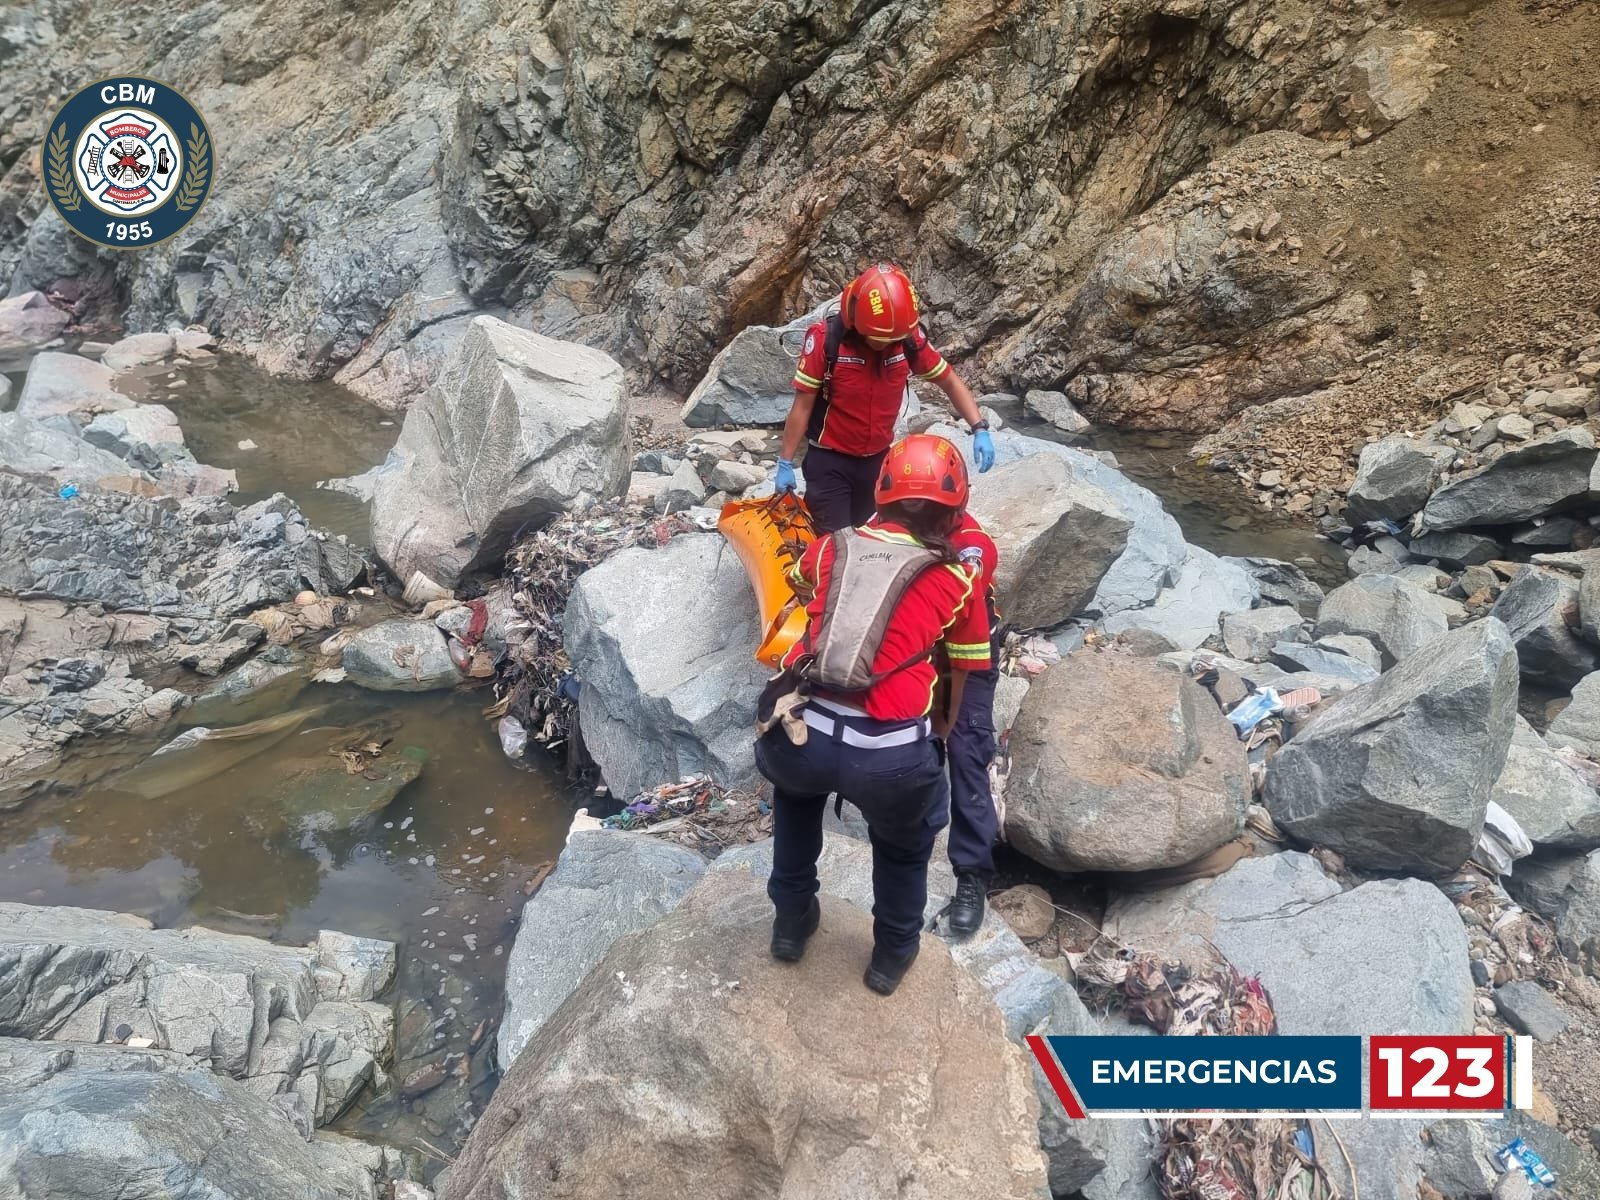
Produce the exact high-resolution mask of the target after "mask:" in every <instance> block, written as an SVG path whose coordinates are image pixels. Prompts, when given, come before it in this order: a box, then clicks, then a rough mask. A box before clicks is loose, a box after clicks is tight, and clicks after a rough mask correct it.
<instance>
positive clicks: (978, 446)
mask: <svg viewBox="0 0 1600 1200" xmlns="http://www.w3.org/2000/svg"><path fill="white" fill-rule="evenodd" d="M972 457H973V458H975V459H977V460H978V473H979V474H982V473H983V472H984V471H987V470H988V469H989V468H990V467H992V466H994V439H993V438H992V437H990V436H989V431H988V430H987V429H980V430H978V432H977V433H975V434H973V435H972Z"/></svg>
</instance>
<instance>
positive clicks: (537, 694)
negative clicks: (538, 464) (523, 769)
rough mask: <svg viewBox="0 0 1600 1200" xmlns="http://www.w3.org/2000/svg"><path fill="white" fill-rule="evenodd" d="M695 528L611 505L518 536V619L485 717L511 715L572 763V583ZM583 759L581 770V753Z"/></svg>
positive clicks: (510, 573) (509, 567) (510, 565)
mask: <svg viewBox="0 0 1600 1200" xmlns="http://www.w3.org/2000/svg"><path fill="white" fill-rule="evenodd" d="M695 530H696V526H695V525H694V523H693V522H692V521H690V520H689V519H688V518H686V517H684V516H681V515H677V514H674V515H668V516H662V515H661V514H659V513H654V512H651V511H650V510H648V509H646V508H644V507H642V506H640V505H636V504H626V503H620V502H616V501H612V502H608V503H605V504H598V505H594V506H592V507H590V508H589V509H587V510H585V511H584V512H581V513H562V514H561V515H560V516H558V517H557V518H556V519H555V520H553V521H551V522H550V523H549V524H548V525H546V526H544V527H543V528H542V529H538V530H535V531H534V532H532V533H529V534H527V535H526V536H524V537H522V538H519V539H518V541H517V543H516V544H515V545H514V546H513V547H512V548H511V551H510V552H509V553H508V554H507V555H506V562H505V579H506V582H507V584H508V585H509V590H510V595H511V601H512V605H513V607H514V608H515V611H516V614H517V620H516V621H515V622H514V625H513V627H512V629H511V631H510V633H509V635H508V639H507V642H508V644H507V652H506V654H505V656H504V658H503V659H502V660H501V664H500V673H499V677H498V678H497V679H496V681H495V684H494V692H495V697H496V702H495V703H494V704H492V705H490V706H489V707H488V708H487V709H486V710H485V712H484V715H485V716H486V717H487V718H488V719H490V720H492V721H496V722H500V721H502V720H503V719H504V718H506V717H508V716H509V717H511V718H512V719H513V720H514V721H515V722H516V723H517V724H518V725H520V726H521V727H522V728H523V729H524V730H526V731H527V734H528V737H529V738H531V739H532V740H533V741H536V742H538V743H540V744H541V745H543V746H544V747H545V749H546V750H548V751H550V752H551V753H560V752H563V751H566V752H568V755H569V758H570V757H571V754H570V752H571V750H572V749H573V748H574V747H572V746H571V745H570V743H571V742H572V740H573V739H572V733H573V727H574V725H575V721H576V713H577V700H578V684H577V681H576V680H575V679H574V678H573V677H572V664H571V663H570V662H569V661H568V659H567V655H566V651H565V650H564V649H563V648H562V635H561V619H562V614H563V613H565V612H566V608H567V598H568V596H570V595H571V594H572V588H573V585H574V584H576V583H577V580H578V576H580V575H582V574H583V573H584V572H585V571H587V570H589V568H591V567H594V566H598V565H599V564H600V563H602V562H604V561H605V560H606V559H607V558H609V557H610V556H611V555H613V554H615V553H617V551H619V550H626V549H628V548H629V547H632V546H642V547H649V548H657V549H658V548H660V547H662V546H665V545H666V544H667V543H668V542H669V541H671V540H672V539H673V538H674V537H677V536H678V535H679V534H681V533H691V532H694V531H695ZM577 758H578V760H579V763H578V765H582V764H581V758H582V756H581V753H580V754H579V755H578V756H577ZM571 765H572V764H571V763H569V769H570V767H571Z"/></svg>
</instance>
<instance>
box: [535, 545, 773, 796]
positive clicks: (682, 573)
mask: <svg viewBox="0 0 1600 1200" xmlns="http://www.w3.org/2000/svg"><path fill="white" fill-rule="evenodd" d="M563 629H564V631H565V640H566V649H567V656H568V657H569V658H570V659H571V660H572V665H573V668H574V670H576V671H577V673H578V677H579V679H580V680H581V681H582V690H581V691H580V693H579V699H578V712H579V719H580V721H581V723H582V727H583V739H584V744H585V746H586V747H587V748H588V751H589V753H590V754H591V755H593V757H594V760H595V762H596V763H598V764H599V766H600V773H601V775H602V776H603V777H604V778H605V781H606V784H607V785H608V786H609V787H610V788H611V790H612V792H614V793H615V794H616V795H618V796H621V797H623V798H629V797H632V796H634V795H635V794H637V793H638V792H640V791H643V790H644V789H645V788H651V787H655V786H657V785H658V784H661V783H669V782H673V781H675V780H677V779H679V778H680V777H681V776H683V775H687V774H691V773H694V772H700V771H704V772H707V773H708V774H710V775H711V776H712V777H713V778H714V779H716V780H717V781H718V782H719V783H722V784H725V785H727V786H729V787H738V786H741V785H744V784H752V783H755V782H756V781H757V779H758V778H759V777H758V776H757V774H756V769H755V753H754V744H755V732H754V730H755V705H756V697H757V696H758V695H759V693H760V691H761V687H762V684H763V683H765V682H766V678H767V672H766V671H765V670H764V669H763V668H762V667H761V666H760V664H758V663H757V662H756V661H755V657H754V656H755V649H756V646H757V644H758V643H759V642H760V620H759V617H758V615H757V612H756V605H755V599H754V597H753V596H752V595H751V593H750V585H749V582H748V580H747V579H746V577H745V573H744V568H743V567H742V566H741V565H740V563H739V556H738V555H736V554H734V553H733V551H732V550H730V549H729V548H728V547H727V546H726V544H725V543H724V542H723V540H722V538H721V537H720V536H718V535H717V534H710V533H704V534H685V535H683V536H680V537H676V538H673V539H672V540H671V541H670V542H668V543H667V544H666V545H665V546H663V547H662V548H661V549H659V550H644V549H628V550H623V551H621V552H620V553H618V554H614V555H612V556H611V557H610V558H608V559H607V560H606V561H605V562H603V563H601V564H600V565H599V566H597V567H595V568H593V569H592V570H590V571H588V572H586V573H585V574H583V575H582V576H580V577H579V579H578V583H577V586H576V587H574V588H573V590H572V595H571V597H570V598H569V599H568V601H567V611H566V617H565V620H564V624H563Z"/></svg>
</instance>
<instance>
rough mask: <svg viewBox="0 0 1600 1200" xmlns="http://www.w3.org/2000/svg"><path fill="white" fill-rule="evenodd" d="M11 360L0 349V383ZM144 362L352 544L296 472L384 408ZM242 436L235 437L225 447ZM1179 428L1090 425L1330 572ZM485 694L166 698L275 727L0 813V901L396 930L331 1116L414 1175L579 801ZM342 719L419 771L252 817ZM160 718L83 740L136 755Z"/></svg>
mask: <svg viewBox="0 0 1600 1200" xmlns="http://www.w3.org/2000/svg"><path fill="white" fill-rule="evenodd" d="M22 365H23V364H10V363H8V364H5V365H4V369H5V370H6V373H7V374H8V375H10V377H11V379H12V383H13V390H12V395H13V397H14V396H15V395H16V394H17V393H18V392H20V389H21V383H22V375H21V373H20V371H19V370H17V368H18V367H19V366H22ZM180 380H181V382H180ZM147 382H148V393H147V394H143V395H141V396H139V397H138V398H140V399H145V400H151V401H158V402H161V403H164V404H166V405H168V406H169V407H170V408H172V409H173V411H174V412H175V413H176V414H177V416H178V419H179V421H180V423H181V425H182V427H183V430H184V433H185V436H186V438H187V441H188V444H189V447H190V449H191V450H192V451H193V452H194V454H195V456H196V458H198V459H199V460H200V461H201V462H206V463H210V464H212V465H215V466H219V467H231V468H234V469H235V470H236V471H237V473H238V477H239V486H240V490H239V493H238V494H237V495H236V496H235V497H233V499H234V500H235V501H236V502H238V503H248V502H251V501H254V500H257V499H260V498H263V497H265V496H269V495H271V494H272V493H274V492H277V491H283V492H285V493H287V494H288V495H289V496H290V497H291V498H293V499H294V500H295V501H296V502H297V503H298V504H299V505H300V507H301V509H302V510H303V511H304V512H305V513H306V515H307V516H308V518H310V519H311V520H312V521H313V522H314V523H315V524H317V525H318V526H320V527H322V528H325V529H327V530H329V531H330V532H334V533H344V534H346V535H348V536H349V537H350V538H351V539H352V540H353V541H356V542H360V543H363V544H365V542H366V540H367V528H366V515H365V511H364V505H363V504H361V503H360V502H359V501H357V500H355V499H353V498H351V497H349V496H346V495H343V494H340V493H336V492H330V491H327V490H322V489H318V488H317V487H316V484H317V482H318V481H319V480H323V479H327V478H331V477H335V476H340V475H350V474H355V473H358V472H360V471H363V470H365V469H366V468H368V467H369V466H372V465H374V464H376V463H378V462H380V461H382V459H383V457H384V455H385V454H386V453H387V451H388V448H389V447H390V446H391V445H392V444H393V442H394V439H395V436H396V435H397V433H398V422H399V420H400V417H399V416H398V415H395V414H388V413H384V412H382V411H380V410H378V409H376V408H373V407H371V406H369V405H367V404H365V403H363V402H362V401H360V400H359V399H357V398H356V397H354V396H353V395H351V394H350V393H348V392H346V391H344V390H343V389H342V388H339V387H337V386H335V385H333V384H329V383H306V382H301V381H293V380H284V379H278V378H274V377H271V376H268V375H266V374H264V373H262V372H260V371H259V370H257V369H255V368H253V367H252V366H250V365H249V364H248V363H247V362H245V361H244V360H241V359H237V358H232V357H228V356H224V357H222V358H220V359H218V360H217V362H216V364H215V365H214V366H210V367H207V368H204V369H185V370H183V371H182V372H181V374H178V373H173V374H164V373H163V374H157V375H153V376H152V377H151V378H150V379H149V380H148V381H147ZM1008 416H1010V417H1012V418H1013V419H1014V420H1016V419H1018V418H1020V414H1008ZM1020 424H1021V425H1023V426H1026V427H1027V430H1026V431H1027V432H1029V433H1034V434H1038V435H1041V436H1049V434H1050V433H1051V432H1053V431H1052V430H1050V429H1049V428H1048V427H1036V426H1033V425H1032V423H1031V422H1027V421H1020ZM243 441H248V442H253V443H254V448H253V449H240V443H241V442H243ZM1185 444H1186V443H1185V442H1184V441H1183V440H1182V439H1171V440H1169V439H1167V438H1164V437H1161V436H1152V435H1129V434H1111V435H1107V436H1105V437H1103V438H1101V439H1100V440H1099V441H1098V442H1097V445H1098V446H1100V447H1101V448H1105V449H1111V450H1113V451H1114V452H1115V453H1116V454H1117V456H1118V458H1119V460H1120V462H1121V464H1122V467H1123V469H1124V470H1125V471H1126V472H1127V473H1128V474H1129V475H1130V476H1131V477H1133V478H1135V479H1136V480H1138V481H1139V482H1140V483H1142V484H1144V485H1145V486H1147V487H1149V488H1151V489H1152V490H1153V491H1155V492H1156V493H1157V494H1158V495H1160V496H1161V498H1162V500H1163V501H1164V502H1165V504H1166V505H1167V507H1168V509H1169V510H1170V511H1171V512H1172V513H1173V515H1174V516H1176V517H1177V519H1178V521H1179V523H1180V524H1181V525H1182V526H1183V529H1184V533H1185V535H1186V536H1187V537H1188V538H1189V539H1190V540H1192V541H1194V542H1196V543H1198V544H1200V545H1202V546H1205V547H1206V548H1208V549H1211V550H1213V551H1215V552H1217V553H1219V554H1257V555H1266V556H1270V557H1274V558H1282V559H1287V560H1290V561H1298V562H1299V564H1300V565H1301V566H1302V567H1303V568H1304V569H1305V570H1306V571H1307V572H1308V573H1309V574H1311V575H1312V576H1313V577H1314V578H1317V579H1319V581H1320V582H1323V583H1324V584H1325V585H1328V584H1332V583H1337V582H1339V581H1340V580H1341V579H1342V578H1343V555H1342V553H1341V552H1340V551H1339V550H1338V549H1337V547H1335V546H1334V545H1332V544H1330V543H1328V542H1326V541H1323V540H1320V539H1318V538H1317V537H1316V536H1315V535H1314V534H1313V533H1312V532H1311V531H1310V530H1309V529H1307V528H1306V527H1304V526H1302V525H1297V524H1294V523H1293V522H1291V521H1289V520H1288V519H1286V518H1283V517H1282V516H1281V515H1277V514H1272V513H1269V512H1267V511H1266V510H1264V509H1261V508H1258V507H1257V506H1255V505H1253V504H1251V503H1250V500H1249V498H1248V497H1247V496H1246V495H1244V493H1243V492H1241V490H1240V489H1239V487H1238V484H1237V482H1236V481H1234V480H1233V479H1232V478H1231V477H1223V476H1211V475H1208V474H1206V473H1204V472H1199V471H1196V470H1195V469H1194V468H1192V467H1190V466H1189V464H1188V461H1187V459H1186V457H1185V455H1184V446H1185ZM491 699H492V697H491V696H490V694H489V693H488V692H487V691H486V690H478V691H458V692H453V693H425V694H421V695H406V694H401V693H378V692H370V691H365V690H363V689H360V688H357V687H355V686H353V685H349V684H337V685H326V684H314V685H312V684H307V682H306V680H305V679H304V677H303V676H297V677H294V678H292V679H291V680H289V681H287V682H285V683H283V684H281V685H274V686H273V687H271V688H269V689H267V690H266V691H265V692H263V693H261V694H259V695H257V696H255V697H252V698H251V699H250V700H249V701H248V702H246V703H244V704H241V705H237V706H233V707H230V708H228V709H227V711H226V712H218V711H217V709H216V708H215V707H213V708H211V709H210V710H209V711H208V710H207V709H204V708H192V709H189V710H186V712H185V714H184V716H183V718H182V720H181V722H180V724H181V725H184V726H192V725H196V724H201V723H205V724H208V725H211V726H213V727H219V726H229V725H238V724H241V723H243V722H247V721H254V720H258V719H261V718H268V719H270V720H281V722H282V725H281V727H279V728H276V729H275V730H274V731H273V732H272V733H270V734H266V735H262V736H257V737H253V738H249V739H240V740H223V741H214V742H208V743H206V744H204V745H202V746H201V747H200V748H199V749H198V750H196V751H191V752H190V753H188V754H186V755H183V756H175V758H176V759H177V760H179V761H177V762H175V763H174V765H173V766H171V767H168V766H166V765H165V764H164V763H163V761H162V760H161V759H156V760H152V761H147V762H143V763H142V764H139V765H137V766H134V767H133V768H132V769H130V770H123V771H120V772H118V773H116V774H112V775H110V776H108V777H107V778H105V779H103V780H101V781H99V782H96V783H94V784H91V785H88V786H84V787H79V788H62V789H60V790H57V791H56V792H54V793H53V794H50V795H48V796H46V797H44V798H42V799H38V800H34V801H32V802H30V803H28V804H26V805H25V806H24V807H23V808H21V809H20V810H19V811H16V812H9V813H6V812H0V900H9V901H23V902H26V903H29V904H42V905H76V906H81V907H88V908H101V909H112V910H117V911H121V912H132V913H138V914H140V915H142V916H144V917H147V918H149V919H150V920H152V921H154V922H155V923H156V924H157V925H160V926H172V927H181V926H184V925H189V924H203V925H206V926H209V927H212V928H217V929H223V930H226V931H229V932H235V933H245V934H252V935H255V936H258V937H266V938H271V939H274V940H279V941H284V942H289V943H294V944H303V943H305V942H306V941H308V940H309V939H310V938H312V937H314V936H315V935H316V932H317V931H318V930H319V929H336V930H341V931H343V932H346V933H352V934H359V935H364V936H369V937H378V938H385V939H388V940H391V941H394V942H396V943H397V944H398V945H399V947H400V956H399V957H400V971H399V977H398V986H397V995H398V1000H397V1004H398V1010H397V1012H398V1016H397V1019H398V1024H397V1048H396V1062H395V1067H394V1072H393V1079H394V1083H395V1085H396V1086H394V1087H391V1088H389V1089H387V1090H386V1091H385V1092H383V1093H382V1094H379V1095H377V1096H373V1095H372V1093H371V1091H370V1089H369V1091H368V1093H366V1098H365V1099H364V1101H362V1102H359V1103H358V1104H357V1106H356V1107H355V1108H354V1109H353V1110H352V1111H351V1112H350V1113H348V1114H347V1115H346V1116H345V1117H343V1118H342V1119H341V1121H340V1123H339V1126H338V1128H340V1129H343V1130H345V1131H346V1132H351V1133H355V1134H367V1135H371V1136H375V1137H379V1138H380V1139H381V1140H382V1141H385V1142H387V1143H389V1144H391V1145H398V1146H402V1147H405V1148H408V1149H411V1150H414V1151H416V1152H417V1153H419V1154H420V1155H422V1156H423V1158H424V1160H425V1165H424V1170H425V1172H426V1173H427V1174H428V1175H429V1176H431V1175H432V1174H433V1172H435V1171H437V1170H438V1169H439V1168H441V1167H442V1166H443V1165H444V1164H445V1163H446V1162H447V1161H448V1156H453V1155H454V1153H455V1152H456V1150H457V1149H458V1148H459V1144H460V1141H461V1140H462V1139H463V1138H464V1136H465V1133H466V1132H467V1129H468V1128H469V1126H470V1122H471V1120H473V1119H475V1114H476V1113H478V1112H481V1111H482V1107H483V1104H484V1103H485V1102H486V1100H487V1098H488V1095H489V1093H490V1092H491V1091H492V1089H493V1087H494V1084H495V1080H496V1076H495V1073H494V1069H493V1042H494V1037H493V1024H494V1022H496V1021H497V1020H498V1017H499V1013H500V1009H501V995H502V990H503V981H504V974H505V961H506V956H507V955H508V954H509V952H510V949H511V943H512V941H513V939H514V937H515V934H516V927H517V918H518V914H519V913H520V911H521V906H522V903H523V901H524V899H525V893H526V889H527V887H528V886H529V885H530V881H531V880H532V879H533V878H534V877H535V876H536V874H537V873H538V872H539V870H540V868H541V866H542V865H543V864H547V863H549V862H551V861H552V860H553V859H554V858H555V857H556V855H557V854H558V853H559V851H560V848H561V845H562V841H563V838H564V836H565V833H566V830H567V828H568V825H569V823H570V821H571V817H572V813H573V811H574V808H575V807H577V806H578V805H581V804H583V803H585V799H586V793H584V792H583V791H581V790H575V789H573V788H572V787H570V786H568V785H566V784H565V783H564V782H563V780H562V777H561V775H560V773H559V771H558V770H557V769H556V768H555V766H554V764H549V765H548V767H546V769H542V770H537V771H528V770H523V769H519V768H517V767H514V766H512V765H511V763H510V762H508V761H507V759H506V758H505V757H504V755H503V754H502V753H501V750H500V746H499V743H498V741H497V739H496V737H495V734H494V728H493V725H492V724H491V723H490V722H489V721H487V720H485V719H484V718H483V717H482V715H481V710H482V709H483V708H484V706H485V705H486V704H487V703H489V701H490V700H491ZM351 730H360V731H362V732H363V733H365V732H367V731H370V732H371V734H372V735H373V736H374V737H382V738H392V739H393V741H392V743H391V745H392V746H393V747H395V748H398V749H399V750H400V752H401V754H402V755H405V756H407V757H410V758H411V759H413V760H414V761H421V762H423V764H424V765H423V769H422V771H421V774H420V776H419V777H418V778H417V779H416V780H415V782H412V783H410V784H409V785H407V786H405V787H404V788H403V789H402V790H401V791H400V792H399V793H398V795H397V796H396V798H395V799H394V800H393V801H392V802H391V803H390V804H389V805H388V806H387V807H385V808H383V809H382V810H381V811H379V812H376V813H373V814H371V815H369V816H364V817H361V818H360V819H358V820H356V821H355V822H354V823H353V824H351V825H349V826H348V827H337V828H334V829H331V830H325V831H322V832H316V833H294V832H291V831H289V830H290V828H291V826H287V824H286V823H284V822H275V821H274V820H273V819H272V816H271V813H272V811H274V810H273V806H282V805H286V804H287V805H292V804H293V803H294V801H293V796H294V793H295V789H296V788H297V787H298V788H306V787H309V788H315V787H317V786H318V781H319V780H322V779H326V778H327V774H326V772H327V769H328V766H329V764H330V763H332V764H334V765H335V766H337V765H338V762H337V759H336V758H330V757H329V755H330V751H331V752H332V753H333V754H335V755H336V754H337V753H338V747H339V746H341V745H344V744H347V743H348V742H349V740H350V736H351ZM174 732H175V730H172V729H168V730H165V731H163V733H162V736H161V738H160V739H157V740H156V741H152V742H150V743H149V744H147V745H146V744H138V745H130V744H128V743H127V742H126V741H124V742H123V743H122V744H119V745H115V746H113V745H109V744H107V745H103V746H96V747H92V748H91V750H90V753H101V754H111V755H115V756H116V757H117V758H118V760H119V762H120V761H126V762H130V763H138V762H139V760H140V759H142V758H143V757H144V756H145V755H147V754H148V753H149V752H150V751H151V750H153V749H154V748H155V746H156V745H158V744H159V743H160V741H164V740H167V739H168V738H170V737H171V736H172V735H173V733H174ZM264 814H265V815H264ZM278 825H285V827H283V828H279V827H277V826H278ZM486 1023H487V1024H486ZM475 1035H476V1036H475ZM429 1073H432V1074H433V1075H435V1076H437V1075H439V1074H441V1073H442V1074H443V1076H444V1082H443V1083H440V1084H438V1085H437V1086H435V1087H433V1088H430V1089H429V1090H427V1091H426V1092H424V1093H422V1094H420V1095H415V1096H411V1097H403V1096H402V1094H401V1089H400V1087H399V1086H398V1085H399V1084H400V1082H401V1081H404V1080H407V1079H408V1078H410V1079H415V1078H416V1077H417V1076H418V1075H419V1074H423V1075H426V1074H429Z"/></svg>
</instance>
